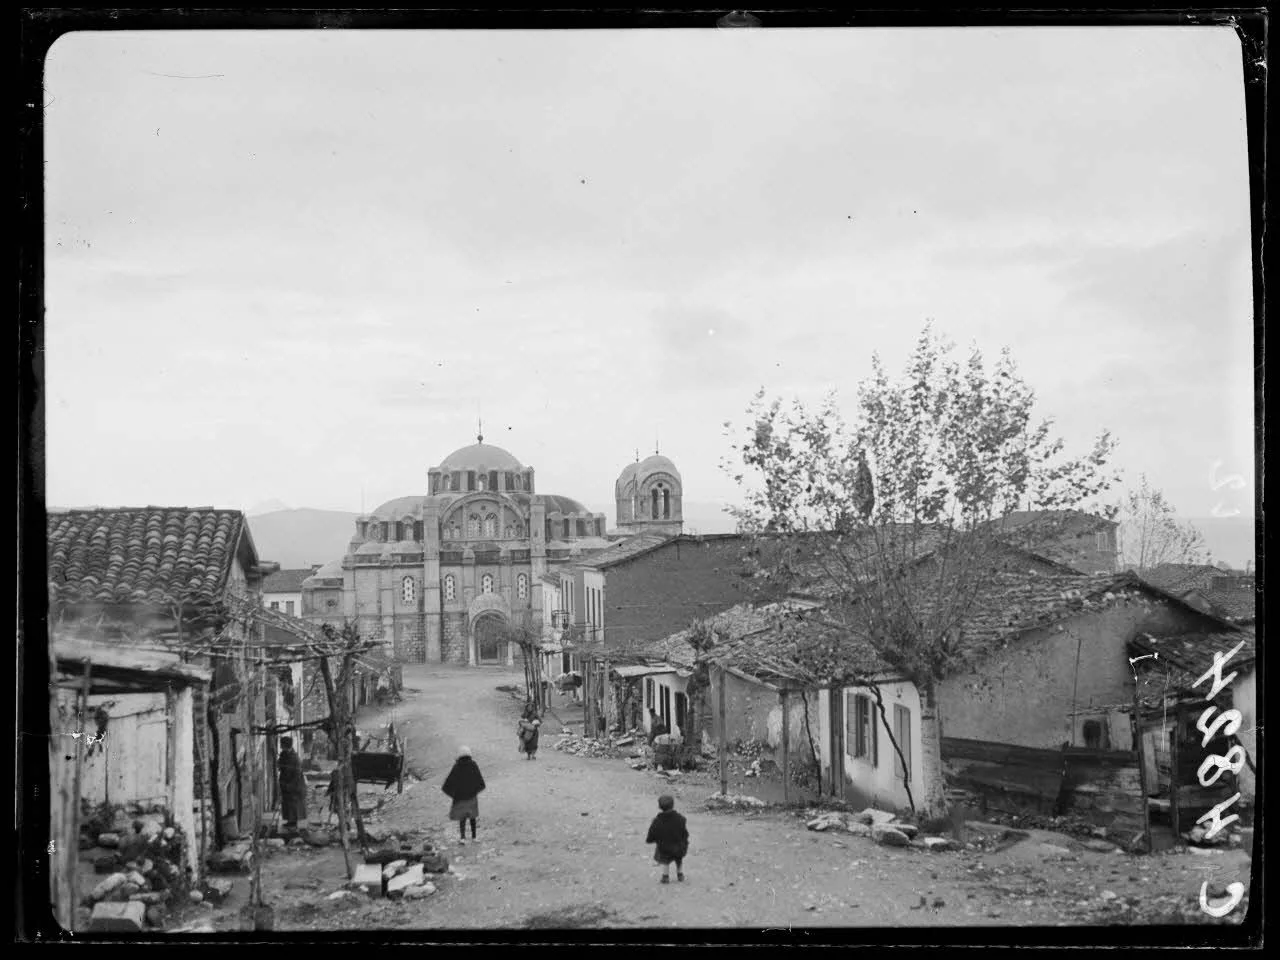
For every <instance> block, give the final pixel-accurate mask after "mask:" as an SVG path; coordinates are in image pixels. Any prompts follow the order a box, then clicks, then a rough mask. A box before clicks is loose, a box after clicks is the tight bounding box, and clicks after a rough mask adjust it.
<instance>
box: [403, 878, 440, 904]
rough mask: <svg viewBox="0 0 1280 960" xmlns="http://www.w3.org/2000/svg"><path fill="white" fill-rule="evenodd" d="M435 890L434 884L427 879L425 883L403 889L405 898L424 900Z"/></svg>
mask: <svg viewBox="0 0 1280 960" xmlns="http://www.w3.org/2000/svg"><path fill="white" fill-rule="evenodd" d="M435 892H436V885H435V884H434V883H432V882H431V881H430V880H428V881H427V882H426V883H422V884H418V885H415V886H412V887H408V888H406V889H405V891H404V895H403V896H404V899H405V900H425V899H426V898H427V897H429V896H431V895H432V894H433V893H435Z"/></svg>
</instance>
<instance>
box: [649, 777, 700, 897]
mask: <svg viewBox="0 0 1280 960" xmlns="http://www.w3.org/2000/svg"><path fill="white" fill-rule="evenodd" d="M658 811H659V812H658V815H657V816H656V817H654V818H653V823H651V824H649V835H648V836H647V837H646V838H645V841H644V842H645V843H654V844H657V846H656V847H654V850H653V859H654V862H655V863H660V864H662V882H663V883H670V882H671V863H672V861H675V865H676V879H677V880H683V879H684V858H685V857H686V856H687V855H688V853H689V829H688V827H687V825H686V824H685V819H684V817H683V816H681V815H680V814H678V813H676V802H675V800H674V799H673V798H672V797H671V796H669V795H667V794H663V795H662V796H660V797H659V798H658Z"/></svg>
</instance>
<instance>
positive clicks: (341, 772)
mask: <svg viewBox="0 0 1280 960" xmlns="http://www.w3.org/2000/svg"><path fill="white" fill-rule="evenodd" d="M320 674H321V676H323V678H324V689H325V694H326V695H327V696H328V698H329V720H330V721H331V724H332V726H331V727H330V729H331V731H332V734H333V739H334V745H335V746H336V747H337V748H338V788H337V791H336V793H337V800H338V835H339V839H340V840H341V842H342V859H343V860H344V861H345V862H346V865H347V879H348V880H350V879H351V878H352V877H353V876H355V873H354V872H353V871H352V869H351V851H350V850H349V849H348V847H347V823H348V821H347V790H348V787H349V785H350V779H351V768H350V767H349V766H348V767H346V768H344V767H343V766H342V760H343V752H344V751H343V749H342V748H343V745H344V744H345V743H346V742H347V739H346V737H345V736H343V733H344V731H343V729H342V727H341V726H339V721H340V718H341V716H342V715H341V714H340V713H339V712H338V696H337V692H336V691H335V690H334V688H333V674H332V671H330V669H329V661H328V659H327V658H325V659H321V661H320Z"/></svg>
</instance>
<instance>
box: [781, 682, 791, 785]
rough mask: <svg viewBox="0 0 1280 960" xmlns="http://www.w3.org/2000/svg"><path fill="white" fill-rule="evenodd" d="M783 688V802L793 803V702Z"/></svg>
mask: <svg viewBox="0 0 1280 960" xmlns="http://www.w3.org/2000/svg"><path fill="white" fill-rule="evenodd" d="M788 693H789V691H788V690H787V688H786V687H783V688H782V691H781V698H782V802H783V803H786V804H789V803H791V704H790V702H789V700H788V697H787V694H788Z"/></svg>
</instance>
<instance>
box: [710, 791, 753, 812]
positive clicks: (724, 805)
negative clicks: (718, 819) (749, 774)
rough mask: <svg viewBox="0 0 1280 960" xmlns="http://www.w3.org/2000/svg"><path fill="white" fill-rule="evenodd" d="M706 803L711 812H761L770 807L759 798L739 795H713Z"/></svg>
mask: <svg viewBox="0 0 1280 960" xmlns="http://www.w3.org/2000/svg"><path fill="white" fill-rule="evenodd" d="M706 803H707V807H708V808H709V809H711V810H760V809H763V808H764V807H767V806H768V804H767V803H765V802H764V801H763V800H761V799H760V798H759V797H749V796H746V795H745V794H737V793H725V794H719V793H713V794H712V795H711V796H709V797H707V800H706Z"/></svg>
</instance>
